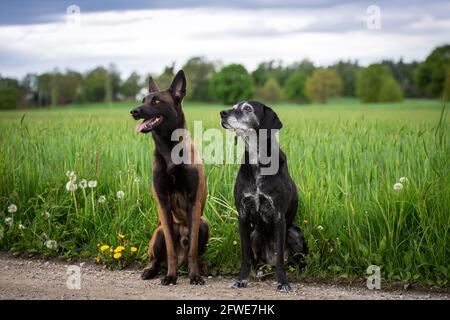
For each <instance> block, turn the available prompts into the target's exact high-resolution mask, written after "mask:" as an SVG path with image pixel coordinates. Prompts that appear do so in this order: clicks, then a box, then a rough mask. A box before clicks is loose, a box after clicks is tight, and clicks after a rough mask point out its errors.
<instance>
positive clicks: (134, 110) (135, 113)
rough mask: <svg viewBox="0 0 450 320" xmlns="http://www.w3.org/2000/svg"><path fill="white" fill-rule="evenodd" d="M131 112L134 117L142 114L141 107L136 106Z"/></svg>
mask: <svg viewBox="0 0 450 320" xmlns="http://www.w3.org/2000/svg"><path fill="white" fill-rule="evenodd" d="M130 114H131V115H132V116H133V117H134V118H137V117H139V115H140V114H141V108H134V109H133V110H131V111H130Z"/></svg>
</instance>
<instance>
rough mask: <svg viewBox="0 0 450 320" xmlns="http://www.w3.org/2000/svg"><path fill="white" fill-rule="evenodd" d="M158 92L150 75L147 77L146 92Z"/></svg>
mask: <svg viewBox="0 0 450 320" xmlns="http://www.w3.org/2000/svg"><path fill="white" fill-rule="evenodd" d="M154 92H159V88H158V85H157V84H156V82H155V80H153V78H152V77H149V78H148V93H154Z"/></svg>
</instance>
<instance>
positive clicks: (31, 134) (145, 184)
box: [0, 99, 450, 287]
mask: <svg viewBox="0 0 450 320" xmlns="http://www.w3.org/2000/svg"><path fill="white" fill-rule="evenodd" d="M133 106H134V104H132V103H129V104H126V103H118V104H113V105H105V104H91V105H79V106H75V105H74V106H68V107H60V108H54V109H43V110H16V111H8V112H1V113H0V133H1V134H0V142H1V143H0V249H1V250H4V251H6V250H11V251H14V252H27V253H39V254H43V255H51V256H60V257H64V258H69V257H84V258H86V257H88V258H89V259H92V260H94V259H95V257H96V256H97V254H98V252H99V247H98V244H109V245H114V244H117V241H118V240H117V235H118V234H119V233H121V234H123V235H125V237H126V239H127V241H129V243H130V244H133V245H135V246H136V247H137V248H138V250H137V252H136V253H134V255H135V256H134V257H135V260H136V261H147V259H148V258H147V248H148V241H149V239H150V236H151V234H152V231H153V229H154V227H155V225H156V221H157V214H156V206H155V201H154V200H153V198H152V195H151V192H150V185H151V179H152V173H151V167H152V151H153V141H152V139H151V137H150V135H143V134H136V133H135V131H134V127H135V125H136V123H135V121H134V120H133V119H131V117H130V116H129V110H130V109H131V107H133ZM222 108H224V107H223V106H219V105H208V104H192V103H185V106H184V110H185V114H186V119H187V123H188V126H189V127H190V128H192V127H193V122H194V120H202V121H203V128H204V129H207V128H220V124H219V113H218V112H219V110H221V109H222ZM274 110H275V111H276V112H277V113H278V115H279V117H280V119H281V120H282V122H283V125H284V126H283V129H282V130H281V132H280V143H281V147H282V149H283V150H284V152H285V153H286V154H287V157H288V165H289V171H290V174H291V176H292V177H293V179H294V181H295V182H296V185H297V187H298V191H299V210H298V215H297V218H298V224H299V225H301V227H302V229H303V231H304V232H305V235H306V238H307V241H308V244H309V247H310V254H309V255H308V256H307V262H308V266H307V268H306V270H305V271H304V272H301V270H299V268H298V267H297V266H290V267H289V277H290V278H294V277H300V278H301V277H314V278H316V277H320V278H322V277H323V278H333V279H359V278H364V277H365V276H366V269H367V268H368V266H370V265H377V266H379V267H380V268H381V274H382V277H383V283H384V284H389V283H392V282H402V283H405V284H408V283H419V284H424V285H437V286H444V287H445V286H448V285H449V281H450V263H449V261H450V242H449V239H450V235H449V227H450V166H449V160H450V144H449V133H450V132H449V126H448V123H447V122H448V118H449V117H448V115H447V114H446V113H445V109H444V108H443V107H442V102H440V101H437V100H436V101H434V100H405V101H404V102H402V103H393V104H389V103H385V104H365V105H362V104H360V103H359V102H358V101H357V100H353V99H339V100H334V101H330V102H329V103H328V104H326V105H318V104H311V105H288V104H284V105H279V106H275V107H274ZM205 170H206V176H207V183H208V199H207V205H206V209H205V211H204V215H205V216H206V217H207V219H208V221H209V224H210V228H211V239H210V242H209V247H208V250H207V253H206V254H205V257H206V259H207V260H208V261H209V266H210V272H211V273H212V274H217V273H219V274H225V273H236V272H237V271H238V270H239V265H240V248H239V246H240V242H239V236H238V227H237V212H236V210H235V208H234V201H233V186H234V181H235V177H236V174H237V170H238V165H230V164H225V165H218V164H206V165H205ZM67 171H74V172H75V174H76V176H77V181H76V183H77V184H78V186H79V187H78V188H77V189H76V190H73V191H67V189H66V184H67V182H68V181H69V178H68V177H67V175H66V172H67ZM402 177H403V178H404V179H402V183H401V187H400V186H399V185H397V189H398V190H396V189H395V188H394V185H395V184H396V183H398V182H399V180H400V178H402ZM83 179H86V180H88V181H89V180H96V181H97V185H96V187H95V188H89V187H87V188H85V189H83V188H81V187H80V182H81V181H82V180H83ZM280 188H283V186H280ZM118 191H123V193H124V196H123V198H119V197H117V192H118ZM101 196H104V197H105V201H104V202H99V201H98V200H99V198H100V197H101ZM12 204H14V205H15V206H16V207H17V210H14V208H11V205H12ZM14 211H15V212H14ZM49 240H55V241H56V243H57V245H56V247H54V246H47V244H48V241H49Z"/></svg>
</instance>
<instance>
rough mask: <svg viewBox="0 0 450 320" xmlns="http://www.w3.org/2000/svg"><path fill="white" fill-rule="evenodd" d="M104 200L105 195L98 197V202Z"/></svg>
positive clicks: (103, 201)
mask: <svg viewBox="0 0 450 320" xmlns="http://www.w3.org/2000/svg"><path fill="white" fill-rule="evenodd" d="M105 202H106V197H105V196H100V197H99V198H98V203H105Z"/></svg>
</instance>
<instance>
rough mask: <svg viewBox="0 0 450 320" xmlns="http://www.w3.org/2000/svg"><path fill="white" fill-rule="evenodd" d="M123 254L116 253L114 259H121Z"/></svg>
mask: <svg viewBox="0 0 450 320" xmlns="http://www.w3.org/2000/svg"><path fill="white" fill-rule="evenodd" d="M121 256H122V254H121V253H120V252H117V253H114V259H120V257H121Z"/></svg>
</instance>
